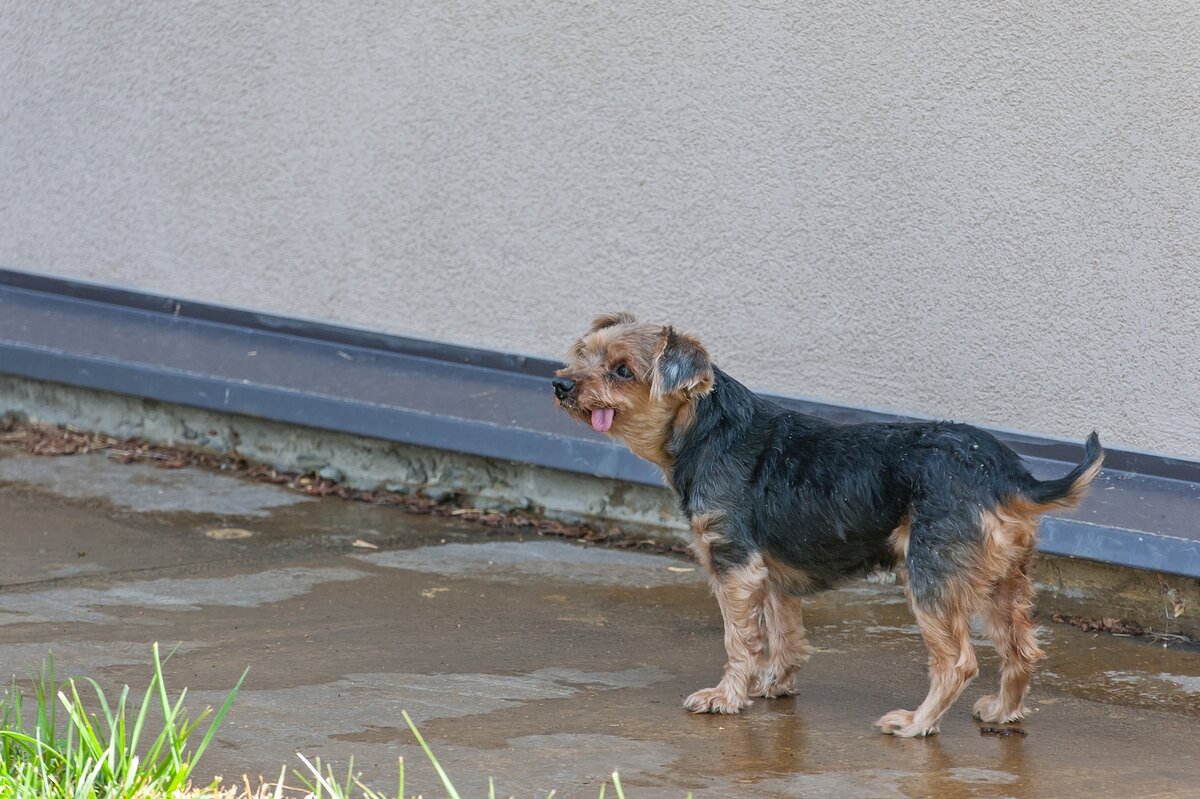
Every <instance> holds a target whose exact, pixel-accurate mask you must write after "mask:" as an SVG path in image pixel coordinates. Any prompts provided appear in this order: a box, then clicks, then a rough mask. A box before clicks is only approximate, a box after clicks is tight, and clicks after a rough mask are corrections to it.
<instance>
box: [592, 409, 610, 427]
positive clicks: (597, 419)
mask: <svg viewBox="0 0 1200 799" xmlns="http://www.w3.org/2000/svg"><path fill="white" fill-rule="evenodd" d="M614 412H615V411H614V410H613V409H612V408H599V409H597V410H594V411H592V429H593V430H595V431H596V432H597V433H607V432H608V429H609V428H610V427H612V420H613V413H614Z"/></svg>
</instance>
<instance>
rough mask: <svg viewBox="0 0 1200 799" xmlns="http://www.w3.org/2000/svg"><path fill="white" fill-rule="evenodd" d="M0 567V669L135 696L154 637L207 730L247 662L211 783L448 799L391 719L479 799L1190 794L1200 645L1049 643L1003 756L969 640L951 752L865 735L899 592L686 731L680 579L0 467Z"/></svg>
mask: <svg viewBox="0 0 1200 799" xmlns="http://www.w3.org/2000/svg"><path fill="white" fill-rule="evenodd" d="M231 528H233V529H237V530H245V531H247V532H248V533H249V535H248V536H245V537H239V536H242V535H243V534H241V533H234V534H229V533H228V532H220V531H228V530H229V529H231ZM356 539H362V540H365V541H368V542H371V543H373V544H375V545H377V546H378V547H379V549H378V550H366V549H362V548H357V547H355V546H353V542H354V541H355V540H356ZM0 553H3V554H2V556H0V674H5V675H7V674H11V673H15V674H17V675H19V676H23V675H26V674H28V673H30V672H31V671H32V670H33V669H35V668H36V666H37V665H38V663H39V662H40V660H41V658H42V657H43V656H44V655H45V653H46V652H47V651H49V650H53V651H54V653H55V656H56V659H57V661H58V664H59V671H60V674H63V675H65V674H68V673H71V674H74V673H81V674H87V675H90V676H93V677H96V678H97V679H99V680H100V681H101V683H102V684H105V685H109V686H113V687H118V686H119V685H121V684H123V683H129V684H131V685H133V686H134V687H135V688H137V687H138V686H142V685H144V684H145V683H146V680H147V675H148V662H149V658H150V646H151V644H152V643H153V642H155V641H159V642H161V643H162V644H163V645H164V646H171V645H174V644H177V643H178V644H179V645H180V648H179V652H178V654H177V655H176V656H175V657H174V658H173V659H172V660H171V661H170V663H169V664H168V668H167V677H168V684H169V685H170V686H172V687H173V688H174V689H175V690H178V689H181V688H182V687H184V686H187V687H188V688H189V697H190V699H189V702H188V705H189V707H192V708H193V709H199V708H200V707H202V706H203V705H204V704H212V705H216V704H218V703H219V702H220V701H221V699H222V698H223V695H224V691H225V690H226V689H228V687H230V686H231V685H233V683H234V682H235V681H236V680H237V677H238V676H239V675H240V673H241V671H242V670H243V669H244V668H245V667H246V666H250V667H251V671H250V676H249V677H248V679H247V682H246V687H245V689H244V690H243V692H242V694H241V695H240V697H239V699H238V701H237V704H236V705H235V706H234V709H233V711H232V713H231V714H230V716H229V718H228V719H227V722H226V725H225V726H224V727H223V728H222V732H221V733H220V734H219V735H218V738H217V743H216V745H215V746H214V748H213V749H211V750H210V752H209V754H208V755H206V757H205V760H204V762H203V763H202V765H201V768H200V772H201V773H202V774H205V775H207V774H209V773H219V774H222V775H224V776H225V777H226V778H238V779H240V777H241V775H242V774H243V773H248V774H250V775H252V777H254V776H257V775H259V774H265V775H269V776H273V775H275V774H277V773H278V770H279V766H280V765H281V764H282V763H284V762H287V763H289V764H292V765H298V761H297V759H296V758H295V752H297V751H300V752H303V753H304V754H305V755H307V756H309V757H312V756H317V755H319V756H320V757H321V758H322V759H323V760H326V761H334V762H338V763H344V762H345V761H346V759H347V758H348V757H349V756H351V755H353V756H354V758H355V767H356V769H360V770H361V771H363V773H364V780H365V781H366V782H368V784H372V783H373V784H374V785H375V786H376V787H380V788H385V787H386V786H388V785H391V786H392V788H391V789H390V790H391V791H394V789H395V788H394V786H395V761H396V758H397V757H398V756H404V758H405V761H406V763H407V764H408V775H409V786H410V788H412V789H413V790H414V791H416V790H420V791H422V792H423V793H424V794H425V795H426V796H436V795H440V791H439V790H438V789H436V782H435V777H434V774H433V771H432V769H431V768H430V766H429V765H428V764H427V763H426V762H425V760H424V757H423V755H421V753H420V751H419V749H417V747H416V746H415V744H414V742H413V739H412V737H411V735H410V734H409V733H408V731H407V729H406V728H405V726H404V723H403V720H402V719H401V717H400V711H401V709H405V710H408V712H409V713H410V714H411V715H412V716H413V718H414V719H416V721H417V722H418V724H419V725H420V726H421V729H422V732H423V734H424V735H425V737H426V739H427V740H428V741H429V742H430V743H431V745H432V746H433V747H434V749H435V751H436V752H437V753H438V755H439V757H440V758H441V760H442V762H443V764H444V765H445V766H446V768H447V770H448V771H449V772H450V774H451V775H452V777H453V778H454V779H455V781H456V783H457V784H458V786H459V789H460V791H461V792H462V793H463V794H464V796H467V795H475V796H484V795H486V793H485V791H486V784H487V783H486V778H487V776H488V775H493V776H495V778H496V782H497V786H498V789H499V790H500V791H503V792H504V795H508V794H510V793H511V794H515V795H517V796H535V795H536V796H545V795H546V793H547V792H548V791H549V790H550V789H551V788H553V789H556V790H557V791H558V794H557V795H558V796H560V797H575V796H580V797H594V796H596V794H597V792H598V790H599V786H600V783H601V782H602V781H603V780H604V778H605V776H606V775H607V774H608V773H610V772H611V771H612V770H613V769H614V768H617V769H620V771H621V773H622V780H623V782H624V783H625V785H626V788H627V794H628V795H629V796H631V798H632V797H683V796H684V795H686V793H687V792H689V791H690V792H692V793H694V794H695V795H696V796H697V797H702V796H711V797H718V796H720V797H777V796H778V797H783V796H814V797H926V796H928V797H974V796H978V797H1018V798H1026V797H1075V796H1080V797H1082V796H1089V797H1091V796H1113V795H1121V796H1127V797H1152V796H1164V797H1165V796H1170V797H1186V796H1200V780H1198V779H1197V777H1196V770H1195V769H1196V765H1195V762H1194V761H1195V758H1196V755H1197V753H1198V752H1200V742H1198V740H1197V735H1198V734H1200V651H1198V650H1196V649H1194V648H1190V647H1187V646H1181V645H1177V644H1174V643H1171V644H1169V645H1168V646H1165V647H1164V646H1163V643H1162V642H1147V641H1144V640H1136V639H1129V638H1118V637H1113V636H1107V635H1100V634H1094V633H1085V632H1081V631H1079V630H1076V629H1073V628H1069V627H1064V626H1060V625H1052V626H1050V627H1049V628H1048V629H1047V631H1046V649H1047V651H1048V653H1049V657H1048V659H1047V661H1046V662H1045V663H1044V664H1043V666H1042V668H1041V670H1040V671H1039V673H1038V675H1037V676H1036V678H1035V683H1034V691H1033V694H1032V699H1031V703H1030V704H1031V708H1032V713H1031V718H1030V719H1029V720H1028V721H1027V723H1026V724H1025V725H1024V729H1025V730H1027V731H1028V733H1029V734H1028V736H1027V737H1020V736H1015V735H1014V736H1008V737H993V736H981V735H980V733H979V725H978V724H977V723H976V722H974V721H973V720H971V718H970V708H971V705H972V704H973V702H974V700H975V698H976V697H978V696H980V695H982V694H983V693H987V692H991V691H992V690H993V687H994V686H993V683H995V681H996V680H997V679H998V676H997V663H996V658H995V655H994V652H993V651H992V649H991V647H990V646H989V645H987V644H985V643H982V642H980V646H979V655H980V662H981V674H980V677H979V679H978V680H977V681H976V683H975V684H973V685H972V686H971V687H970V688H968V690H967V691H966V693H965V694H964V695H963V697H962V698H961V699H960V701H959V702H958V704H957V705H956V706H955V707H954V708H953V709H952V710H951V712H950V714H949V715H948V716H947V718H946V720H945V721H944V722H943V724H942V734H941V735H940V736H937V737H935V738H931V739H927V740H916V741H903V740H895V739H892V738H889V737H886V736H882V735H879V734H877V733H876V732H875V731H874V730H872V729H871V726H870V723H871V721H872V720H874V719H875V718H876V717H878V716H879V715H880V714H881V713H882V712H884V711H887V710H890V709H892V708H894V707H913V706H915V705H916V704H917V703H918V702H919V701H920V699H921V697H922V696H923V694H924V690H925V687H926V686H925V679H924V650H923V647H922V645H921V642H920V638H919V636H918V634H917V632H916V628H915V627H914V626H913V623H912V619H911V617H910V616H909V614H908V611H907V609H906V607H905V605H904V602H903V597H902V596H901V593H900V590H899V589H898V588H895V587H892V586H879V585H873V584H868V583H865V582H856V583H852V584H850V585H848V586H846V587H845V588H843V589H841V590H839V591H836V592H830V593H827V594H824V595H821V596H820V597H818V598H814V599H813V600H812V601H811V602H809V603H808V606H807V613H806V621H807V623H808V627H809V630H810V638H811V640H812V642H813V644H814V645H815V646H817V647H818V651H817V652H816V653H815V655H814V656H813V658H812V660H811V661H810V662H809V664H808V666H807V667H806V669H805V671H804V674H803V676H802V679H801V686H802V687H801V693H800V695H799V696H798V697H796V698H793V699H780V700H771V701H764V700H758V701H757V702H756V703H755V704H754V705H753V706H752V707H751V708H750V709H749V710H748V711H747V712H746V713H745V714H743V715H742V716H740V717H721V716H699V717H698V716H689V715H688V714H687V713H685V712H684V711H683V710H682V709H681V707H680V703H681V701H682V699H683V697H685V696H686V695H687V694H689V693H690V692H691V691H693V690H695V689H697V688H701V687H706V686H709V685H712V684H714V683H715V681H716V679H717V677H718V676H719V670H720V665H721V662H722V645H721V625H720V619H719V615H718V613H717V609H716V604H715V602H714V601H713V600H712V598H711V597H710V596H709V595H708V592H707V588H706V586H705V584H704V581H703V579H702V577H701V575H700V574H699V573H698V572H697V571H695V570H694V569H693V568H692V567H693V564H691V563H690V562H688V561H685V560H681V559H678V558H670V557H663V556H654V555H646V554H639V553H632V552H626V551H616V550H605V549H595V548H585V547H583V546H580V545H578V544H575V543H569V542H562V541H556V540H549V539H534V540H521V539H518V538H516V537H511V536H506V535H491V536H488V535H485V534H484V533H483V532H482V531H481V529H480V528H478V527H476V526H474V525H468V524H458V523H455V522H447V521H445V520H434V519H429V518H422V517H413V516H408V515H405V514H403V513H401V512H399V511H397V510H395V509H390V508H380V507H372V506H368V505H364V504H356V503H350V502H344V501H341V500H337V499H322V500H315V499H309V498H306V497H302V496H300V495H296V494H293V493H290V492H288V491H286V490H285V489H281V488H276V487H273V486H264V485H259V484H255V483H249V482H245V481H242V480H239V479H237V478H234V477H231V476H226V475H221V474H216V473H211V472H203V471H196V470H191V469H180V470H160V469H156V468H154V467H151V466H146V465H119V464H115V463H112V462H111V461H108V460H106V459H105V458H104V457H102V456H98V455H89V456H76V457H71V458H33V457H29V456H25V455H22V454H17V453H15V452H13V451H11V450H4V449H0ZM689 569H690V570H689ZM610 790H611V789H610Z"/></svg>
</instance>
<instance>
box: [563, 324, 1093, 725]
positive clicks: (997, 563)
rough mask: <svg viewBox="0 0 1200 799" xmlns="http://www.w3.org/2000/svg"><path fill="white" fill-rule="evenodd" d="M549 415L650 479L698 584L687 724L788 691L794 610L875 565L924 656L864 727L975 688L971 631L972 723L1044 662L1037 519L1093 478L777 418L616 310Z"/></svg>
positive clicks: (929, 709)
mask: <svg viewBox="0 0 1200 799" xmlns="http://www.w3.org/2000/svg"><path fill="white" fill-rule="evenodd" d="M553 389H554V394H555V397H556V400H557V402H558V404H559V406H561V408H562V409H563V410H565V411H567V412H568V413H569V414H570V415H571V416H573V417H575V418H576V419H578V420H579V421H581V422H585V423H587V424H589V425H590V426H591V427H592V429H594V430H596V431H598V432H600V433H606V434H608V435H609V436H614V437H616V438H618V439H620V440H622V441H623V442H624V443H625V444H626V445H627V446H628V447H629V449H630V450H632V451H633V452H634V453H635V454H636V455H638V456H639V457H641V458H644V459H645V460H647V461H650V462H651V463H654V464H656V465H657V466H658V467H659V468H661V469H662V472H663V474H664V475H665V477H666V481H667V483H668V484H669V485H670V487H671V488H672V489H673V491H674V492H675V494H676V497H677V498H678V502H679V507H680V510H681V511H682V512H683V515H684V516H685V517H686V518H687V520H688V522H689V523H690V525H691V534H692V535H691V538H692V541H691V550H692V553H693V554H694V556H695V558H696V559H697V561H699V563H700V564H702V565H703V566H704V568H705V569H706V571H707V572H708V574H709V577H710V582H711V585H712V589H713V593H714V594H715V595H716V598H717V602H718V604H719V605H720V609H721V615H722V617H723V620H724V625H725V650H726V654H727V657H728V661H727V663H726V664H725V671H724V675H723V676H722V678H721V680H720V682H719V683H718V684H717V685H716V686H715V687H713V688H706V689H704V690H700V691H697V692H695V693H693V694H692V695H691V696H689V697H688V698H687V699H686V700H685V701H684V707H685V708H686V709H688V710H689V711H692V712H694V713H738V712H740V711H741V710H742V709H743V708H745V707H746V706H747V705H749V704H750V703H751V701H752V700H751V699H750V697H752V696H753V697H764V698H773V697H782V696H790V695H792V694H794V693H795V692H796V687H795V679H796V673H797V671H798V669H799V668H800V667H801V666H802V665H803V664H804V662H805V661H806V660H807V659H808V654H809V647H808V643H807V641H806V638H805V630H804V624H803V620H802V617H801V607H800V600H801V597H803V596H804V595H806V594H811V593H813V592H816V591H819V590H822V589H826V588H829V587H831V586H833V585H834V584H836V583H837V582H838V581H839V580H841V579H842V578H845V577H847V576H850V575H854V574H862V573H864V572H865V571H868V570H870V569H872V568H877V567H879V566H881V565H882V566H888V567H902V569H901V571H902V572H903V573H905V574H906V578H907V579H906V581H905V592H906V594H907V597H908V602H909V606H910V607H911V609H912V612H913V615H914V616H915V617H916V621H917V625H918V627H919V628H920V631H921V635H922V637H923V638H924V641H925V644H926V646H927V648H928V650H929V678H930V687H929V692H928V695H927V696H926V697H925V700H924V701H923V702H922V703H921V704H920V706H919V707H918V708H917V709H916V710H893V711H891V712H890V713H886V714H884V715H883V716H882V717H881V718H880V719H879V720H878V721H876V722H875V726H876V727H878V728H879V729H880V730H881V731H883V732H885V733H889V734H891V735H896V736H900V737H906V738H907V737H918V736H926V735H930V734H933V733H936V732H937V731H938V723H939V721H940V720H941V718H942V716H943V715H944V714H945V713H946V711H947V710H949V708H950V706H951V705H952V704H953V703H954V702H955V700H956V699H957V698H958V696H959V694H961V693H962V691H963V689H964V688H965V687H966V686H967V684H968V683H970V682H971V680H972V679H974V678H975V676H976V675H977V674H978V668H977V665H976V660H975V652H974V649H973V647H972V645H971V629H970V619H971V616H972V615H973V614H975V613H981V614H982V616H983V620H984V627H985V629H986V631H987V633H988V635H989V636H990V637H991V639H992V641H993V642H994V643H995V645H996V649H997V651H998V652H999V655H1000V659H1001V664H1002V665H1001V676H1000V687H999V691H998V693H996V694H992V695H988V696H985V697H983V698H982V699H980V700H979V701H978V702H977V703H976V704H975V707H974V716H975V718H977V719H980V720H981V721H984V722H989V723H1008V722H1013V721H1017V720H1019V719H1021V718H1022V717H1023V715H1024V713H1025V707H1024V700H1025V696H1026V693H1027V692H1028V689H1029V681H1030V675H1031V674H1032V672H1033V669H1034V664H1035V663H1036V661H1037V660H1038V659H1039V658H1041V657H1043V652H1042V650H1041V649H1040V648H1039V646H1038V641H1037V637H1036V631H1035V628H1034V625H1033V623H1032V622H1031V620H1030V609H1031V607H1032V603H1033V598H1034V589H1033V584H1032V582H1031V580H1030V577H1029V568H1030V560H1031V559H1032V556H1033V551H1034V545H1035V543H1036V539H1037V528H1038V519H1039V516H1040V515H1041V514H1042V513H1044V512H1045V511H1048V510H1051V509H1054V508H1071V507H1074V506H1075V505H1077V504H1078V503H1079V502H1080V500H1082V499H1083V496H1084V494H1085V492H1086V490H1087V487H1088V485H1089V483H1091V481H1092V480H1093V478H1095V476H1096V474H1097V473H1098V472H1099V471H1100V467H1101V464H1102V463H1103V461H1104V451H1103V450H1102V449H1101V447H1100V440H1099V437H1098V436H1097V435H1096V433H1095V432H1093V433H1092V434H1091V436H1090V437H1088V439H1087V443H1086V445H1085V456H1084V459H1083V462H1082V463H1080V464H1079V465H1078V466H1076V467H1075V468H1074V469H1072V470H1071V472H1070V473H1069V474H1067V475H1066V476H1065V477H1062V478H1060V479H1057V480H1046V481H1039V480H1037V479H1035V478H1034V477H1033V476H1032V475H1031V474H1030V473H1029V471H1028V470H1027V469H1026V468H1025V466H1024V464H1023V463H1022V462H1021V459H1020V457H1019V456H1018V455H1017V454H1016V453H1015V452H1013V451H1012V450H1011V449H1009V448H1008V447H1007V446H1005V445H1004V444H1002V443H1001V442H1000V441H998V440H997V439H996V438H995V437H994V436H992V435H991V434H989V433H987V432H985V431H983V430H980V429H978V428H975V427H971V426H969V425H965V424H955V423H952V422H897V423H886V424H883V423H868V424H851V425H838V424H833V423H831V422H828V421H825V420H823V419H820V418H817V417H814V416H809V415H806V414H802V413H797V412H795V411H791V410H787V409H785V408H783V407H781V406H779V405H777V404H775V403H773V402H770V401H769V400H767V399H764V398H763V397H760V396H758V395H756V394H754V393H753V392H752V391H750V390H749V389H747V388H746V387H745V386H743V385H742V384H741V383H739V382H738V381H736V380H734V379H733V378H732V377H730V376H729V375H727V374H726V373H725V372H723V371H721V370H720V369H718V368H717V367H716V366H714V365H713V364H712V361H711V360H710V358H709V355H708V352H707V351H706V350H705V348H704V347H703V345H702V344H701V343H700V342H699V341H698V340H696V339H695V338H693V337H692V336H689V335H686V334H683V333H680V332H678V331H676V330H674V329H673V328H671V327H669V326H667V327H664V326H660V325H654V324H647V323H644V322H639V321H638V320H637V319H636V318H635V317H634V316H633V315H631V314H628V313H613V314H606V315H603V316H600V317H597V318H596V319H595V320H594V321H593V322H592V324H591V327H590V328H589V329H588V330H587V332H586V333H584V335H583V336H582V337H581V338H579V339H578V340H577V341H576V342H575V343H574V345H573V346H572V347H571V350H570V354H569V360H568V363H567V366H566V367H565V368H563V369H561V370H559V371H558V372H556V373H555V377H554V378H553Z"/></svg>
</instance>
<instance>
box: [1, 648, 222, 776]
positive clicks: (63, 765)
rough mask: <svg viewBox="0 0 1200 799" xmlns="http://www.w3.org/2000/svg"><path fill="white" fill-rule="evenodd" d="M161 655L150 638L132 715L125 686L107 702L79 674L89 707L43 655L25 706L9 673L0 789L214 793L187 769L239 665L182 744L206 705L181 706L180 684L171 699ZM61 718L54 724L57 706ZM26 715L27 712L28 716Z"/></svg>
mask: <svg viewBox="0 0 1200 799" xmlns="http://www.w3.org/2000/svg"><path fill="white" fill-rule="evenodd" d="M169 657H170V655H168V656H167V658H163V657H162V656H161V655H160V653H159V649H158V644H155V645H154V673H153V674H152V675H151V677H150V685H149V686H148V687H147V688H146V691H145V694H144V695H143V696H142V699H141V703H140V705H139V707H138V708H137V713H136V715H134V714H133V708H132V707H131V706H130V700H129V686H125V687H124V688H122V690H121V692H120V694H118V695H117V696H116V697H115V703H110V702H109V697H108V696H106V695H105V693H104V690H103V689H102V688H101V687H100V685H99V684H98V683H97V682H96V681H95V680H92V679H86V678H85V679H84V680H83V683H84V684H86V685H88V686H90V688H91V690H92V691H93V692H94V693H95V701H96V704H97V705H99V712H98V713H95V712H93V713H89V712H88V709H87V707H86V705H85V703H84V700H83V698H82V697H81V696H80V692H79V683H78V682H77V681H76V680H74V679H70V680H67V681H66V682H65V683H63V684H61V685H60V684H59V683H58V682H57V681H56V679H55V675H54V659H53V657H52V656H49V657H47V658H46V660H45V662H44V663H43V664H42V668H41V671H40V673H39V674H38V675H37V676H36V677H35V678H34V680H33V700H34V702H35V706H34V707H33V708H32V709H31V711H32V713H30V712H27V709H26V704H25V701H26V700H25V694H24V692H23V691H22V690H21V688H20V687H19V686H18V684H17V682H16V680H15V679H14V680H13V682H12V684H11V687H10V688H9V690H8V691H7V692H6V694H5V695H4V697H3V698H0V796H2V797H6V798H7V797H13V799H127V798H128V799H141V798H143V797H145V798H146V799H149V797H159V796H162V797H174V796H179V795H182V794H185V793H188V794H191V795H195V796H204V795H215V794H216V793H217V792H218V789H219V786H218V785H217V784H216V782H214V783H212V784H211V785H208V786H203V787H201V788H195V787H193V786H192V784H191V777H192V772H193V770H194V769H195V767H196V763H197V762H199V760H200V757H201V755H203V754H204V751H205V749H207V748H208V745H209V744H210V743H211V742H212V739H213V736H214V735H216V732H217V728H218V727H219V726H220V724H221V722H222V721H223V720H224V718H225V714H226V713H228V712H229V708H230V707H231V706H232V705H233V700H234V697H236V696H237V693H238V690H239V689H240V688H241V686H242V682H243V681H244V680H245V679H246V673H245V672H243V673H242V677H241V679H239V680H238V682H237V685H236V686H234V688H233V690H232V691H230V692H229V695H228V696H227V697H226V698H225V702H224V703H223V704H222V705H221V707H220V709H219V710H218V711H217V713H216V715H215V716H213V718H212V720H211V721H210V722H209V724H208V728H207V729H206V730H205V731H204V734H203V736H202V737H201V738H200V741H199V744H198V745H196V747H195V749H190V748H189V746H190V743H191V742H193V741H194V737H195V736H196V734H197V732H198V730H199V729H200V727H201V725H202V724H203V722H204V720H205V719H206V718H208V716H209V715H210V714H211V713H212V709H211V708H206V709H205V710H204V711H203V712H201V713H200V715H199V716H197V717H196V718H195V719H191V718H189V717H188V715H187V713H186V711H185V710H184V708H183V700H184V698H185V697H186V695H187V691H186V690H185V691H183V693H181V694H180V695H179V697H178V698H177V699H176V700H175V701H173V702H172V701H171V699H170V696H169V695H168V692H167V686H166V682H165V681H164V680H163V663H164V662H166V660H167V659H169ZM156 704H157V706H158V710H159V714H160V715H161V724H162V728H161V731H160V732H159V733H158V735H157V736H156V737H154V738H153V739H149V740H148V742H145V745H142V744H143V743H144V741H143V738H144V736H145V735H146V722H147V720H148V719H149V714H150V712H151V707H152V706H154V705H156ZM60 709H61V710H62V711H63V712H64V713H65V715H66V719H65V722H64V723H62V724H60V716H59V710H60ZM30 715H32V718H31V719H30V718H28V717H29V716H30Z"/></svg>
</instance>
